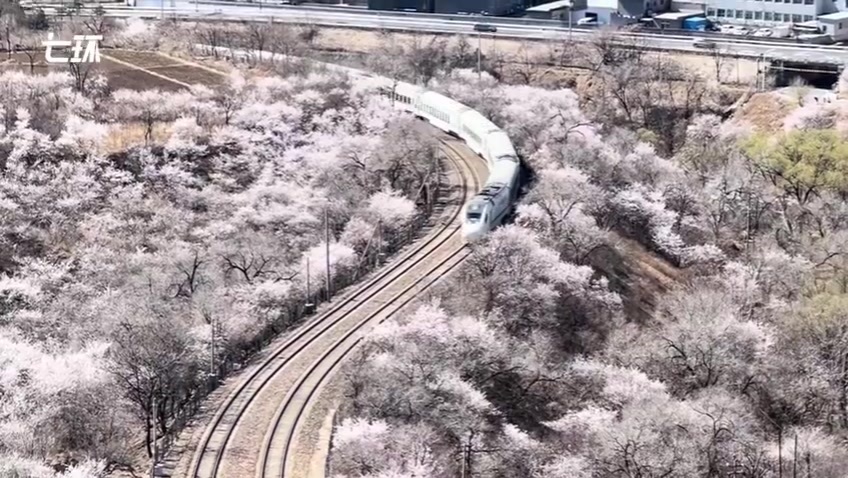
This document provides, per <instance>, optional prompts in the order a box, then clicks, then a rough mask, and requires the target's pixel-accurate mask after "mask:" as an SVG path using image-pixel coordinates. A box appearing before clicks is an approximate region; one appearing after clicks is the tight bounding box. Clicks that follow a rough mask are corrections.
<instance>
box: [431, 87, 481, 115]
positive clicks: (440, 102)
mask: <svg viewBox="0 0 848 478" xmlns="http://www.w3.org/2000/svg"><path fill="white" fill-rule="evenodd" d="M419 100H420V101H421V102H422V103H424V104H426V105H429V106H433V107H435V108H438V109H439V110H441V111H444V112H445V113H447V114H450V115H454V114H460V113H462V112H464V111H467V110H470V109H471V108H470V107H468V106H465V105H464V104H462V103H460V102H459V101H456V100H454V99H451V98H448V97H447V96H445V95H442V94H439V93H436V92H435V91H425V92H424V93H422V94H421V96H420V97H419Z"/></svg>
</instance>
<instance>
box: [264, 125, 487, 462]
mask: <svg viewBox="0 0 848 478" xmlns="http://www.w3.org/2000/svg"><path fill="white" fill-rule="evenodd" d="M442 143H443V144H444V145H445V147H446V148H447V149H450V150H451V151H452V153H453V155H454V156H455V158H460V159H452V161H455V162H456V163H459V162H460V160H461V158H462V157H463V154H462V153H460V152H458V151H457V150H456V148H455V147H453V146H451V145H450V144H449V143H448V142H447V141H444V140H442ZM469 170H470V173H471V175H472V176H473V177H474V183H475V185H474V187H473V189H474V190H477V189H479V183H480V179H479V177H478V176H477V175H476V174H475V172H474V170H473V169H472V168H469ZM456 232H458V230H457V231H456ZM456 232H455V233H454V234H456ZM470 254H471V252H470V251H469V248H468V246H467V245H465V244H462V245H460V247H458V248H457V249H456V250H454V251H452V252H450V253H449V254H448V256H447V257H445V258H444V259H441V260H440V261H439V262H437V263H436V264H434V265H432V266H430V267H429V270H428V271H427V272H426V273H425V274H423V275H422V276H421V277H419V278H418V279H416V280H415V281H414V282H413V283H412V284H410V285H408V286H406V287H404V288H403V289H402V290H401V291H399V292H398V293H397V294H395V295H394V296H393V297H392V298H391V299H390V300H389V301H387V302H385V303H383V304H382V305H381V306H380V307H379V308H378V309H377V310H375V311H374V312H372V313H370V314H368V316H366V317H365V318H363V320H362V321H361V322H360V323H359V324H358V325H357V326H356V327H354V328H352V329H351V330H349V331H348V332H346V333H345V334H344V335H343V336H342V337H340V338H339V339H337V340H336V341H335V342H334V343H333V345H332V346H331V347H330V348H328V349H327V350H325V351H324V353H322V354H321V356H320V357H319V358H318V359H317V360H315V361H314V362H313V363H312V365H311V366H310V367H309V369H308V370H307V371H306V372H305V373H303V374H302V375H301V376H300V377H299V379H298V381H297V382H296V383H295V384H294V386H293V387H292V388H291V389H290V390H289V392H288V393H287V394H286V398H285V399H284V401H283V403H282V406H281V407H280V408H279V409H278V410H277V413H276V414H275V416H274V419H273V421H272V425H271V427H270V428H269V430H268V432H267V433H266V435H265V440H264V444H263V446H262V449H261V455H260V460H259V468H258V469H257V473H256V478H281V477H284V476H288V475H287V474H286V467H287V466H288V464H289V463H290V460H289V455H290V454H291V452H292V446H293V444H294V443H295V434H296V431H297V430H298V428H299V425H300V423H301V421H302V419H303V418H304V415H305V413H306V411H307V409H308V408H309V406H310V405H311V403H312V400H313V398H314V397H315V395H316V392H317V391H318V390H320V389H321V387H322V386H323V385H324V384H325V383H326V381H327V380H328V379H329V377H330V376H331V375H332V374H333V373H335V371H336V370H337V368H338V366H339V364H340V363H341V362H342V361H343V360H344V359H345V358H347V356H348V355H349V354H350V353H351V352H352V351H353V350H354V349H355V348H356V346H357V345H358V344H359V343H360V341H361V340H362V337H359V338H357V339H356V340H355V341H354V342H353V343H352V344H350V345H349V346H347V347H346V348H344V349H343V350H342V351H341V353H340V354H339V355H338V356H337V357H335V358H332V355H333V354H334V353H336V351H337V350H338V349H339V348H340V347H342V346H343V345H344V344H345V343H346V342H348V341H349V339H350V338H351V337H352V336H353V335H355V334H356V333H358V332H359V331H360V329H361V328H362V327H364V326H366V325H367V324H368V323H370V322H371V321H372V320H373V319H374V318H376V317H377V316H379V315H381V314H383V312H385V311H386V310H387V309H389V308H390V307H392V306H393V305H394V304H395V303H396V302H398V301H401V299H403V300H402V301H401V302H400V304H398V305H397V306H395V307H392V309H391V310H390V311H389V312H388V313H386V314H385V316H384V317H383V318H382V319H380V320H379V322H377V323H378V324H379V323H382V322H383V321H385V320H387V319H388V318H390V317H392V316H393V315H394V314H396V313H397V312H398V311H400V310H402V309H403V308H404V307H405V306H406V305H407V304H409V303H410V302H411V301H412V300H414V299H415V298H416V297H417V296H418V294H420V293H421V292H423V291H425V290H427V289H429V288H430V287H431V286H432V285H433V284H435V283H436V282H438V281H439V280H440V279H441V278H443V277H444V276H446V275H447V274H449V273H450V272H451V271H453V270H454V269H455V268H456V267H457V266H458V265H460V264H461V263H462V262H463V261H464V260H465V258H466V257H468V255H470ZM457 256H461V257H460V258H459V260H454V259H455V258H456V257H457ZM445 265H447V267H446V268H445V270H442V271H441V272H438V271H439V269H442V268H444V266H445ZM434 274H435V277H433V275H434ZM431 277H432V278H431ZM428 278H430V280H429V281H427V283H426V285H424V287H422V288H421V289H420V290H419V291H418V292H415V293H412V294H410V291H412V290H413V289H415V288H416V287H418V286H419V284H421V283H422V282H424V281H425V280H427V279H428ZM327 360H330V362H329V364H328V363H326V362H327ZM321 366H326V367H325V369H324V370H323V371H322V372H319V375H318V377H317V382H316V383H315V384H314V386H312V387H311V388H309V389H307V390H306V391H305V392H303V387H304V384H305V383H306V382H307V381H308V380H309V379H310V378H314V377H313V374H314V373H315V372H316V370H318V369H319V367H321ZM312 381H313V382H315V380H312ZM303 393H305V394H306V397H305V399H303V400H301V401H299V402H298V401H296V398H297V397H298V395H299V394H303ZM292 408H294V410H293V411H292ZM287 412H288V413H289V414H291V413H293V414H294V415H295V417H294V420H293V421H292V422H291V423H290V426H289V427H288V428H283V427H282V426H281V425H282V422H283V418H284V417H285V416H286V415H287ZM279 440H283V443H282V446H280V445H281V444H280V443H279ZM277 447H279V448H281V449H282V454H281V455H280V459H279V460H278V462H277V463H274V462H272V461H270V460H269V456H271V450H272V449H275V448H277Z"/></svg>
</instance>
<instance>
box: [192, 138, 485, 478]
mask: <svg viewBox="0 0 848 478" xmlns="http://www.w3.org/2000/svg"><path fill="white" fill-rule="evenodd" d="M442 142H443V144H444V148H443V150H444V151H445V152H446V153H447V157H448V159H449V161H450V162H451V164H452V165H453V167H454V168H455V171H456V173H457V174H458V175H459V177H460V178H462V181H461V183H462V184H463V187H462V188H461V190H460V193H459V194H458V197H455V198H452V201H451V204H450V205H449V206H448V208H446V210H445V211H444V213H443V214H444V216H446V217H445V218H444V219H443V221H442V223H441V224H440V225H438V226H437V227H435V228H434V230H433V231H432V232H431V233H430V234H428V236H426V237H425V238H424V239H422V240H420V241H419V242H418V243H417V244H416V245H415V246H414V247H412V248H410V250H408V251H407V252H405V253H402V254H401V255H400V256H399V257H398V258H397V259H396V260H394V261H393V262H391V263H390V264H389V265H388V266H386V267H385V268H384V269H383V270H381V271H379V272H378V273H377V274H376V275H375V276H374V277H373V278H371V279H370V280H369V281H368V282H366V283H365V284H363V285H362V286H360V287H359V288H358V289H357V290H356V291H355V292H353V293H352V294H350V295H348V296H347V297H345V298H343V299H342V300H340V302H339V303H338V304H335V305H333V306H332V307H330V308H329V309H328V310H327V311H326V312H324V313H322V314H321V315H320V316H318V317H317V318H316V319H314V320H312V321H311V322H309V323H307V324H306V325H304V326H303V327H301V328H300V329H299V330H297V331H295V332H294V333H293V334H292V336H291V337H289V338H288V339H287V340H285V341H284V342H283V343H282V344H281V345H280V346H279V347H278V348H277V349H275V350H274V351H273V352H272V353H271V354H270V355H269V356H268V357H267V358H266V359H265V360H263V361H262V362H261V363H260V364H259V365H258V366H257V367H256V368H255V369H253V371H252V372H250V373H249V374H248V375H247V377H245V378H244V379H243V381H242V382H241V383H240V384H239V385H238V386H237V387H236V388H235V390H234V391H233V392H232V393H231V394H230V395H229V396H228V397H227V398H226V399H225V401H224V402H223V404H222V405H221V407H220V408H219V409H218V410H217V412H216V413H215V415H214V416H213V418H212V421H211V423H210V424H209V425H208V426H207V427H206V429H205V431H204V433H203V436H202V437H201V439H200V443H199V444H198V446H197V449H196V451H195V454H194V456H193V458H192V462H191V465H190V467H189V475H188V476H190V477H192V478H212V477H230V476H240V477H247V476H251V475H253V476H255V477H257V478H278V477H286V478H288V477H290V476H306V472H307V470H306V469H304V467H303V466H302V461H298V460H297V458H298V456H297V454H296V453H295V448H296V446H295V445H296V441H297V440H296V438H297V436H296V435H297V433H298V431H299V428H300V427H301V426H302V423H303V421H304V417H305V415H306V414H307V411H308V409H309V406H310V404H311V403H312V401H313V400H314V399H315V397H316V396H317V395H318V391H319V390H320V389H321V387H322V386H323V385H324V384H325V383H326V382H327V381H328V379H329V377H331V376H332V374H333V372H335V370H337V368H338V366H339V364H340V363H341V362H342V361H343V360H344V358H345V357H346V356H347V355H348V354H349V353H350V352H351V351H352V350H353V349H354V348H355V346H356V345H357V344H358V343H359V341H360V340H361V339H362V337H363V336H364V334H365V333H366V332H367V331H369V330H370V329H371V328H373V326H375V325H377V324H378V323H380V322H382V321H383V320H385V319H387V318H388V317H390V316H391V315H393V314H394V313H396V312H397V311H398V310H400V309H401V308H402V307H403V306H405V305H406V304H407V303H409V302H410V301H411V300H412V299H414V298H415V296H416V295H417V294H419V293H420V292H422V291H423V290H425V289H427V288H428V287H429V286H430V285H432V284H433V283H435V282H436V281H438V280H439V279H440V278H441V277H443V276H444V275H446V274H447V273H449V272H450V271H451V270H453V269H454V268H455V267H456V266H457V265H459V264H460V263H461V262H462V261H463V260H464V259H465V257H467V255H468V254H469V253H470V252H469V251H468V248H467V246H466V245H465V244H464V242H463V240H462V239H461V237H460V234H459V227H460V222H459V220H458V219H459V214H460V211H461V207H462V204H464V203H465V201H466V200H467V199H468V197H469V196H470V195H472V194H474V193H475V192H476V191H477V190H478V189H479V186H480V183H481V180H480V172H479V168H477V169H476V170H475V168H474V167H472V166H471V164H470V162H469V161H466V160H465V159H464V158H465V157H468V156H471V155H472V153H469V154H467V155H466V154H463V153H461V152H460V150H459V149H458V147H457V146H456V144H457V143H460V144H461V142H460V141H458V140H453V139H451V140H443V141H442ZM475 159H476V156H475ZM257 433H263V434H262V435H261V436H260V435H257ZM301 458H303V457H301ZM307 461H308V460H307Z"/></svg>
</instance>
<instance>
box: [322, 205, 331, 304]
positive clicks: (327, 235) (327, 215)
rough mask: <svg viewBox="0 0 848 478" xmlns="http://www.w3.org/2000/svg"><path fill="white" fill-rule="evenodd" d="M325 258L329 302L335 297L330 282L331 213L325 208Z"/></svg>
mask: <svg viewBox="0 0 848 478" xmlns="http://www.w3.org/2000/svg"><path fill="white" fill-rule="evenodd" d="M324 243H325V244H324V257H325V259H326V261H327V301H329V300H330V297H332V295H333V291H332V281H331V280H330V211H329V208H328V207H326V206H325V207H324Z"/></svg>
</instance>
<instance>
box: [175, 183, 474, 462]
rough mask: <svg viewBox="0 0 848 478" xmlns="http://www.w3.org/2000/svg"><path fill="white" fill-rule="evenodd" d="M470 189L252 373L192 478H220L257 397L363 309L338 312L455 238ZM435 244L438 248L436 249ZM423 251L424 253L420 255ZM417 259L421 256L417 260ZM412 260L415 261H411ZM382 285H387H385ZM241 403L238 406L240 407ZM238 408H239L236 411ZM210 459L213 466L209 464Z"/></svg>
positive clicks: (210, 432) (221, 416) (202, 448)
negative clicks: (434, 225) (418, 238)
mask: <svg viewBox="0 0 848 478" xmlns="http://www.w3.org/2000/svg"><path fill="white" fill-rule="evenodd" d="M460 175H461V176H463V177H464V173H463V172H462V171H461V170H460ZM468 186H469V185H468V182H467V181H463V189H462V197H461V199H460V200H459V202H460V205H459V206H456V207H454V208H453V209H454V211H453V212H452V213H451V215H450V220H449V221H447V222H446V223H444V224H443V225H442V226H441V227H439V228H438V229H437V230H436V231H435V232H434V233H431V234H430V235H429V236H428V238H427V239H426V240H424V241H423V242H422V243H420V244H419V245H417V246H416V247H414V248H413V249H412V250H410V251H408V252H407V253H405V254H402V255H401V256H400V257H399V258H398V259H397V260H395V261H394V262H393V263H392V264H391V265H390V266H389V267H387V268H386V269H384V270H382V271H380V272H379V273H378V275H377V276H376V277H374V278H373V279H371V280H369V281H368V282H367V283H366V284H364V285H362V286H361V287H359V288H358V289H357V290H356V291H355V292H354V293H353V294H351V295H350V296H349V297H347V298H345V299H344V300H343V301H342V302H340V303H339V304H337V305H335V306H333V307H332V308H331V309H330V310H328V311H326V312H324V313H322V314H321V315H320V316H319V317H318V318H316V319H314V320H313V321H311V322H309V323H308V324H306V325H305V326H304V327H302V328H300V329H299V330H297V331H296V332H295V333H294V335H293V336H292V337H290V338H288V339H287V340H286V341H285V342H284V343H283V344H282V345H280V346H279V347H278V348H277V349H276V350H275V351H274V352H273V353H271V355H270V356H269V357H267V358H266V359H265V360H263V361H262V363H261V364H260V365H258V366H257V367H256V368H255V369H254V370H253V371H252V372H251V373H250V375H248V377H247V378H246V379H245V380H244V381H243V382H242V383H241V384H240V385H239V386H238V387H237V388H236V389H235V390H234V391H233V392H232V393H231V394H230V395H229V396H228V397H227V399H226V401H225V402H224V404H223V405H222V406H221V407H219V409H218V411H217V412H216V414H215V415H214V417H213V421H212V423H211V424H210V425H208V426H207V428H206V431H205V432H204V434H203V437H202V438H201V442H200V444H199V445H198V447H197V449H196V451H195V455H194V457H193V459H192V463H191V467H190V475H189V476H191V477H194V478H207V477H215V476H217V475H218V471H219V469H220V466H221V462H222V459H223V455H224V453H225V451H226V449H227V446H228V443H229V441H230V439H231V438H232V435H233V432H234V431H235V428H236V425H237V424H238V423H239V421H240V420H241V418H242V417H243V416H244V414H245V412H246V411H247V409H248V408H249V406H250V404H251V403H253V401H254V399H255V397H256V396H257V395H258V394H259V393H260V391H261V390H262V389H263V388H265V386H266V385H267V384H268V383H269V382H270V381H271V380H272V379H273V378H274V376H275V375H277V373H278V372H279V371H280V370H282V369H283V368H284V367H285V366H286V365H287V364H289V363H290V362H291V361H292V360H293V359H294V358H295V357H296V356H297V354H298V353H299V352H300V351H301V350H303V349H304V348H306V347H307V346H309V345H310V344H311V343H313V342H314V341H315V340H317V339H318V338H319V337H321V336H322V335H323V334H324V333H326V332H327V331H329V330H331V329H332V328H333V327H334V326H335V325H337V324H338V323H340V322H342V321H343V320H344V319H345V318H347V317H348V316H349V315H350V314H352V313H353V312H354V311H356V310H357V308H358V307H359V305H358V304H357V305H354V306H353V307H352V308H351V310H347V311H344V312H342V313H341V314H338V315H337V313H338V312H340V311H341V310H342V309H343V308H344V307H346V306H348V305H349V304H351V303H354V302H356V301H357V300H359V301H360V302H365V301H367V300H369V299H371V298H372V297H374V296H375V295H377V294H379V293H380V292H381V291H382V290H384V289H385V288H386V287H388V286H389V285H391V284H393V283H394V282H395V281H397V280H398V279H400V278H401V277H403V276H404V274H406V273H408V272H409V271H410V270H412V269H413V268H414V267H415V266H417V265H418V264H419V263H420V262H422V261H423V260H424V259H426V258H428V257H430V255H431V254H432V253H433V252H435V251H436V250H438V248H439V246H441V245H442V244H443V243H444V242H446V241H447V240H448V239H449V238H450V237H452V236H453V235H454V233H455V231H454V232H451V234H449V235H447V237H443V236H444V233H445V231H447V230H449V229H450V228H454V229H457V226H456V225H455V224H454V223H455V220H456V218H457V217H458V216H459V213H460V211H461V204H464V202H465V200H466V199H467V197H468V194H469V191H470V189H469V187H468ZM475 192H476V191H475ZM434 243H435V246H433V244H434ZM431 246H433V247H431ZM427 248H431V249H432V250H429V251H426V249H427ZM422 251H424V253H423V254H420V253H422ZM419 254H420V255H419ZM416 255H419V256H418V257H415V256H416ZM410 259H414V260H411V261H410ZM381 282H383V283H382V284H381ZM318 329H320V330H318ZM316 331H317V332H316ZM312 332H316V333H315V334H314V335H312V336H311V337H309V334H310V333H312ZM305 337H306V339H305V342H304V340H303V339H304V338H305ZM292 349H294V350H292ZM287 352H290V353H289V354H288V355H286V356H285V357H283V354H285V353H287ZM257 379H258V383H257ZM257 385H258V386H257ZM251 386H254V387H255V390H248V389H249V388H250V387H251ZM246 392H249V394H248V395H246V396H245V393H246ZM237 400H238V403H236V402H237ZM234 406H235V407H237V408H235V409H233V407H234ZM233 412H234V414H235V416H234V417H228V415H232V414H233ZM225 418H230V420H228V422H230V423H225ZM216 435H218V436H220V438H221V440H220V446H219V447H218V448H217V449H215V450H210V444H211V443H212V439H213V437H215V436H216ZM210 454H211V455H212V456H211V457H209V455H210ZM210 458H211V463H210V462H209V461H210Z"/></svg>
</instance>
